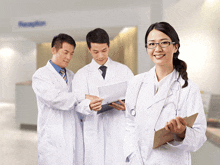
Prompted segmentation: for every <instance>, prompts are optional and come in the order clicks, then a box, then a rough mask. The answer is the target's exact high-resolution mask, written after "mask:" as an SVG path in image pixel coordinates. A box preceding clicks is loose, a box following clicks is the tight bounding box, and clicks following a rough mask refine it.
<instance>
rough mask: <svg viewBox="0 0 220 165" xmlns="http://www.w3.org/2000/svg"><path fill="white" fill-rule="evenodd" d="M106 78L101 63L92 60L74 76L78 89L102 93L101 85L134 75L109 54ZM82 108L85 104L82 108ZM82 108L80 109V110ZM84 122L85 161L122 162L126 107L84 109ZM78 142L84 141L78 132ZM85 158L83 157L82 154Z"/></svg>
mask: <svg viewBox="0 0 220 165" xmlns="http://www.w3.org/2000/svg"><path fill="white" fill-rule="evenodd" d="M108 60H109V61H108V68H107V71H106V76H105V79H103V78H102V75H101V73H100V71H99V70H98V68H99V64H97V63H96V62H95V60H92V62H91V63H90V64H88V65H86V66H84V67H83V68H81V69H80V70H79V71H78V72H77V73H76V74H75V77H74V80H73V86H74V89H73V91H74V90H75V91H76V92H77V91H83V93H84V94H90V95H95V96H99V92H98V87H99V86H104V85H110V84H115V83H119V82H123V81H127V80H129V79H131V78H132V77H133V73H132V72H131V70H130V69H129V68H128V67H127V66H125V65H123V64H120V63H118V62H115V61H112V60H111V59H110V58H108ZM81 109H82V108H81ZM79 112H80V111H79ZM80 114H81V115H82V118H83V122H82V130H83V132H82V133H83V139H84V145H83V146H82V147H83V149H82V150H81V151H80V150H77V152H83V153H84V154H79V155H84V162H85V165H122V164H123V162H124V159H123V140H124V131H125V111H118V110H116V109H113V110H110V111H107V112H104V113H102V114H98V115H97V112H95V111H90V112H88V111H81V112H80ZM78 137H79V143H81V142H80V141H82V139H81V138H80V134H79V133H78ZM82 159H83V158H82Z"/></svg>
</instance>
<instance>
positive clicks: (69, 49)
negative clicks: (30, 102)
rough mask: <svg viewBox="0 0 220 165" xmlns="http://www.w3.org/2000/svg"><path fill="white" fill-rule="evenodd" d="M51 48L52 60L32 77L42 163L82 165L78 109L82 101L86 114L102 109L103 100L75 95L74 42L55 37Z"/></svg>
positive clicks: (65, 36) (60, 35)
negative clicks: (77, 138)
mask: <svg viewBox="0 0 220 165" xmlns="http://www.w3.org/2000/svg"><path fill="white" fill-rule="evenodd" d="M51 47H52V49H51V50H52V54H53V56H52V59H51V60H49V61H48V63H47V64H46V66H44V67H42V68H40V69H38V70H37V71H36V72H35V74H34V75H33V77H32V80H33V82H32V87H33V90H34V92H35V94H36V97H37V105H38V123H37V133H38V164H39V165H78V164H79V163H78V162H77V161H78V160H77V156H76V154H75V152H76V151H75V150H76V149H77V148H76V145H75V135H76V133H75V132H76V128H75V126H76V123H75V122H79V121H76V120H77V119H78V118H77V116H76V114H75V111H74V108H75V106H76V105H77V104H78V103H80V102H82V103H83V106H81V107H82V108H83V109H84V111H91V110H90V108H91V109H93V110H98V109H100V108H101V99H99V98H97V97H94V96H88V95H87V96H85V94H83V93H77V96H76V95H74V94H73V93H72V79H73V76H74V74H73V72H72V71H70V70H68V69H66V67H67V65H68V63H69V62H70V60H71V59H72V56H73V53H74V49H75V47H76V43H75V41H74V39H73V38H72V37H71V36H69V35H67V34H59V35H58V36H55V37H54V38H53V40H52V44H51ZM85 98H87V99H85ZM90 100H92V101H90Z"/></svg>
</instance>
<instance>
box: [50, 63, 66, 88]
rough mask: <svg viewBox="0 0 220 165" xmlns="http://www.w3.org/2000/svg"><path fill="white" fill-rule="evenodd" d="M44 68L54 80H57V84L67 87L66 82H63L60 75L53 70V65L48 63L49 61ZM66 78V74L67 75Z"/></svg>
mask: <svg viewBox="0 0 220 165" xmlns="http://www.w3.org/2000/svg"><path fill="white" fill-rule="evenodd" d="M46 67H47V68H48V69H49V70H50V71H51V72H52V73H53V74H54V76H55V78H56V79H57V82H60V84H61V85H63V86H67V84H66V82H65V81H64V79H63V77H62V76H60V74H59V73H58V72H57V71H56V69H54V67H53V65H52V64H51V63H50V61H48V62H47V65H46ZM66 73H67V72H66ZM67 78H68V73H67Z"/></svg>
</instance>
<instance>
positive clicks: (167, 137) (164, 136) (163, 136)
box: [153, 113, 198, 149]
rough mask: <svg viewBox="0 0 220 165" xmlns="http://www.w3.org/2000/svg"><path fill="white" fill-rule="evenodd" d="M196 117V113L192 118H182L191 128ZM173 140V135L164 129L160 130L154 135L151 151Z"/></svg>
mask: <svg viewBox="0 0 220 165" xmlns="http://www.w3.org/2000/svg"><path fill="white" fill-rule="evenodd" d="M197 116H198V113H195V114H193V115H192V116H189V117H185V118H184V119H185V121H186V123H187V126H188V127H190V128H191V127H192V126H193V124H194V122H195V120H196V118H197ZM173 140H174V135H173V134H172V133H171V132H170V131H167V130H165V128H162V129H160V130H158V131H156V132H155V133H154V144H153V149H154V148H157V147H160V146H161V145H163V144H165V143H166V142H170V141H173Z"/></svg>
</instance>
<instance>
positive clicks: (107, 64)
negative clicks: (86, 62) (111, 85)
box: [92, 57, 110, 69]
mask: <svg viewBox="0 0 220 165" xmlns="http://www.w3.org/2000/svg"><path fill="white" fill-rule="evenodd" d="M92 63H93V64H94V66H95V67H96V68H98V69H99V67H100V66H101V65H100V64H98V63H97V62H96V61H95V60H94V59H92ZM109 65H110V58H109V57H108V60H107V61H106V63H105V64H104V66H106V67H107V68H108V67H109Z"/></svg>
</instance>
